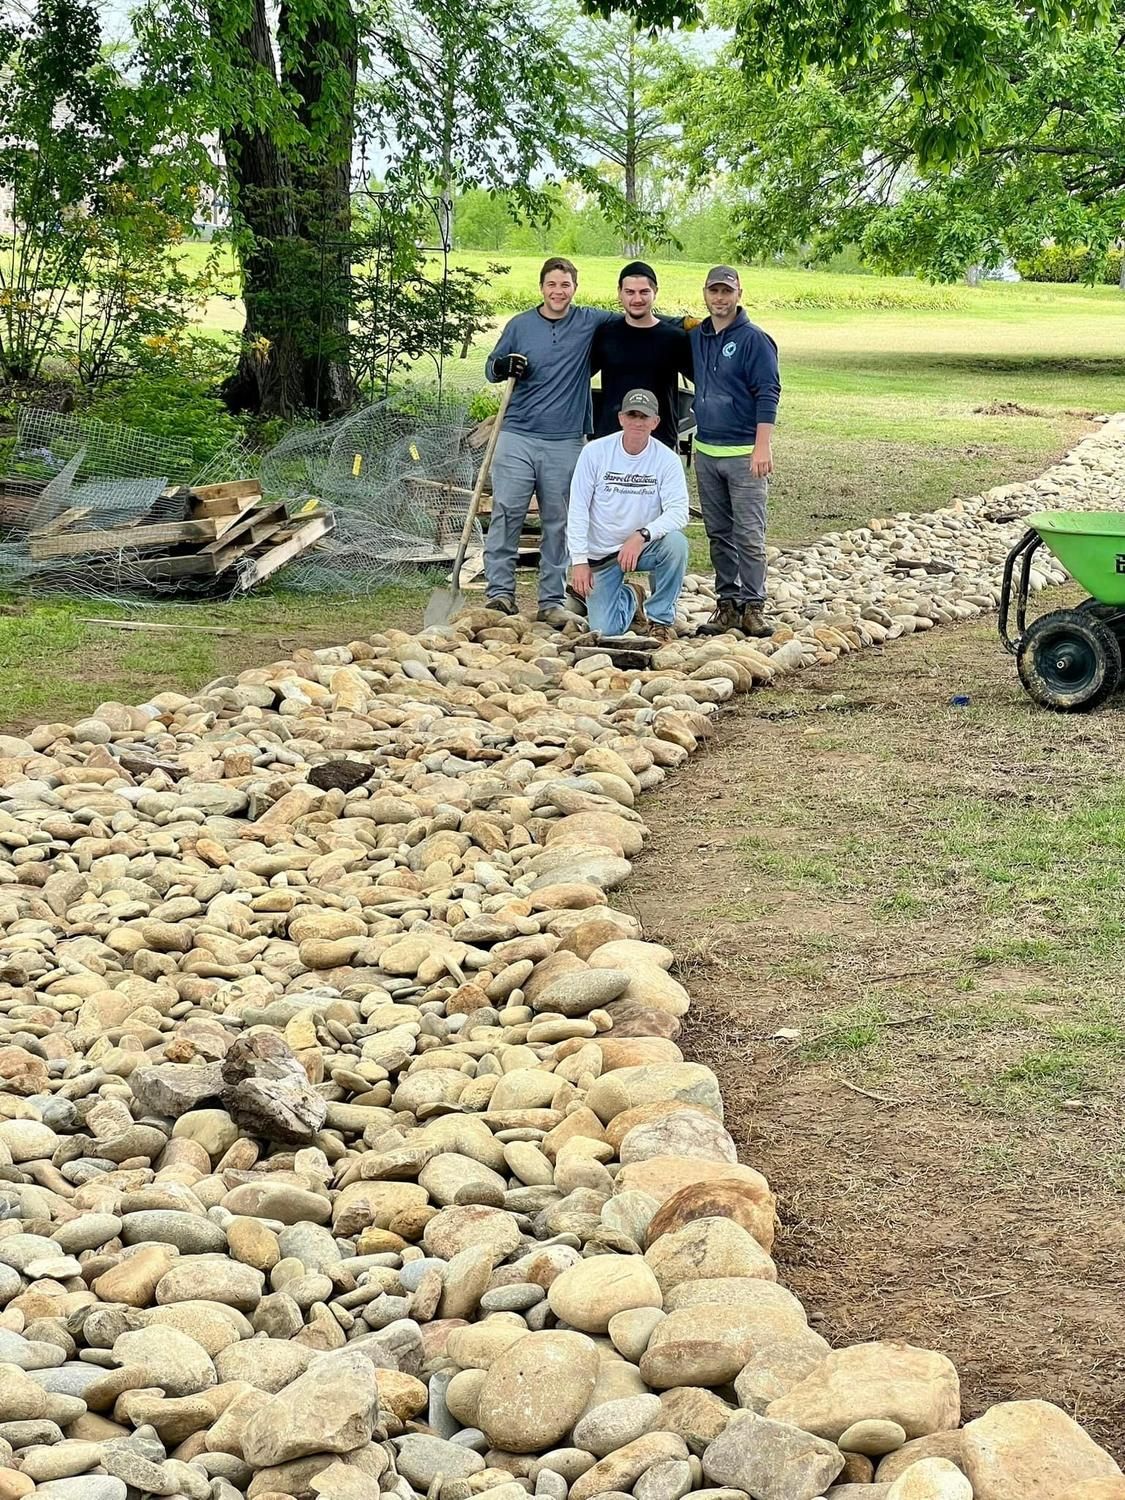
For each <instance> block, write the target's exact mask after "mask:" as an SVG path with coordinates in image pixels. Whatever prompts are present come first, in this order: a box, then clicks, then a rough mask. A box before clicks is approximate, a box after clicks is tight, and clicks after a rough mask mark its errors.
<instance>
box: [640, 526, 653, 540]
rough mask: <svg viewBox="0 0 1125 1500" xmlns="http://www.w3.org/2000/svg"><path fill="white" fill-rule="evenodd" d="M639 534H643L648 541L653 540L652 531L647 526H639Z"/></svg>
mask: <svg viewBox="0 0 1125 1500" xmlns="http://www.w3.org/2000/svg"><path fill="white" fill-rule="evenodd" d="M637 535H638V536H643V537H644V539H645V541H646V542H651V541H652V532H651V531H650V530H649V529H648V527H647V526H638V527H637Z"/></svg>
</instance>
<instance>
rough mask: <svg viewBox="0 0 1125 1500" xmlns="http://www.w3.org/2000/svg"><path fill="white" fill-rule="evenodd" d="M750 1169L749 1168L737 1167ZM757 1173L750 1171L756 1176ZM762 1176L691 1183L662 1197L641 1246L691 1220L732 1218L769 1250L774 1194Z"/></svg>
mask: <svg viewBox="0 0 1125 1500" xmlns="http://www.w3.org/2000/svg"><path fill="white" fill-rule="evenodd" d="M739 1171H740V1174H741V1173H742V1172H750V1171H753V1168H751V1167H745V1168H740V1169H739ZM758 1176H759V1174H758V1173H755V1174H754V1178H755V1179H756V1178H757V1177H758ZM764 1182H765V1178H764V1177H763V1178H762V1179H761V1182H758V1181H756V1180H753V1179H749V1178H745V1177H742V1176H741V1175H740V1177H738V1178H731V1177H718V1178H716V1179H715V1180H714V1181H704V1182H693V1183H689V1184H688V1186H687V1187H682V1188H680V1190H679V1191H678V1192H676V1193H673V1194H672V1196H671V1197H670V1198H666V1199H665V1200H664V1202H663V1203H662V1204H661V1206H660V1208H658V1209H657V1211H656V1213H655V1214H654V1215H653V1217H652V1219H651V1220H650V1221H649V1226H648V1238H647V1241H646V1246H645V1248H646V1249H647V1248H648V1246H649V1245H654V1244H655V1243H656V1241H657V1240H658V1239H659V1238H660V1236H661V1235H662V1234H669V1233H671V1232H672V1231H673V1230H675V1229H682V1228H683V1227H684V1225H685V1224H690V1223H691V1222H692V1220H693V1219H733V1220H734V1222H735V1223H736V1224H741V1225H742V1227H743V1229H746V1230H748V1231H749V1232H750V1234H752V1235H753V1236H754V1238H755V1239H756V1240H757V1241H758V1244H759V1245H761V1247H762V1249H763V1250H767V1251H768V1250H772V1248H773V1239H774V1233H775V1230H776V1227H777V1211H776V1209H775V1207H774V1196H773V1194H772V1193H771V1192H770V1191H769V1188H768V1186H767V1187H766V1189H765V1191H764V1192H763V1190H762V1185H761V1184H762V1183H764Z"/></svg>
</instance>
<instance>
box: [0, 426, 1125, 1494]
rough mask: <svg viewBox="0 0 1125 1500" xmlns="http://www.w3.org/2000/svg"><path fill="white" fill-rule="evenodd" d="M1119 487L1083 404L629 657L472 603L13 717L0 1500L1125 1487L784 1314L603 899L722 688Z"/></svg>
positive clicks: (707, 1116)
mask: <svg viewBox="0 0 1125 1500" xmlns="http://www.w3.org/2000/svg"><path fill="white" fill-rule="evenodd" d="M1123 477H1125V419H1115V420H1113V421H1110V422H1107V423H1106V424H1104V425H1103V426H1102V427H1101V429H1100V430H1099V431H1098V432H1097V433H1096V434H1095V435H1094V436H1092V437H1091V438H1089V439H1087V440H1086V441H1085V442H1083V443H1082V444H1080V445H1079V447H1078V448H1077V449H1076V450H1075V451H1074V453H1072V454H1071V455H1070V456H1069V457H1068V458H1067V459H1066V460H1064V461H1063V462H1062V463H1060V464H1059V465H1057V466H1055V467H1054V468H1053V469H1052V470H1050V471H1049V472H1048V473H1047V474H1046V475H1044V476H1043V477H1042V478H1041V479H1040V480H1038V481H1036V482H1035V483H1033V484H1030V485H1021V486H1012V487H1008V488H1006V489H1005V490H1004V491H1002V492H997V491H993V492H990V494H989V495H986V496H982V497H978V498H977V499H974V500H969V501H964V502H959V503H958V504H957V505H955V506H953V507H951V508H950V509H948V510H946V511H943V512H939V513H936V514H935V515H932V516H923V517H920V518H916V519H914V520H910V519H909V518H904V517H899V518H897V519H895V520H893V521H887V522H884V523H880V524H874V523H873V524H872V525H871V526H870V527H868V528H864V529H863V530H861V531H857V532H853V533H849V534H848V535H846V536H838V537H834V538H827V539H824V540H823V541H821V542H820V543H817V544H816V545H814V546H812V547H809V548H806V549H804V550H803V551H801V552H799V553H797V552H787V553H785V554H783V555H779V556H778V557H776V558H775V559H774V562H773V585H772V586H773V590H774V607H775V610H776V611H777V613H778V615H779V616H780V618H781V620H782V624H781V627H780V628H779V629H778V631H777V632H776V634H775V636H774V637H773V639H772V640H768V641H764V642H753V643H751V642H747V641H742V640H738V639H736V638H734V637H733V636H728V637H722V638H718V639H711V640H706V639H697V640H681V641H680V642H678V643H677V644H675V645H673V646H669V647H666V648H664V649H662V650H661V651H660V652H659V653H658V654H657V656H656V657H655V659H654V661H653V665H652V667H651V669H650V670H646V671H636V672H630V671H620V670H618V669H616V668H615V667H614V665H613V663H612V662H611V660H610V659H609V657H608V656H606V655H605V654H604V653H603V654H598V653H597V652H594V653H593V654H591V653H590V651H589V650H588V649H586V650H583V649H581V648H580V643H579V644H576V632H577V631H578V630H579V628H580V627H579V626H578V625H577V624H576V625H575V626H574V627H571V628H568V632H564V633H563V634H555V633H551V632H550V631H548V630H546V629H545V628H543V627H539V626H534V625H530V624H528V623H527V622H526V621H524V620H522V619H516V620H511V619H506V618H502V617H499V616H496V615H494V614H492V613H490V612H487V611H483V610H478V611H475V612H469V613H467V614H465V615H464V616H462V617H461V618H460V619H459V620H458V621H456V622H455V624H454V625H453V626H452V627H451V628H450V629H449V630H448V631H447V632H446V633H444V634H438V633H423V634H421V635H418V636H410V635H407V634H405V633H403V632H399V631H388V632H386V633H385V634H382V635H379V636H377V637H375V638H373V639H372V640H370V641H353V642H351V643H350V644H348V645H344V646H340V647H337V648H331V649H327V650H319V651H315V652H312V651H310V652H299V653H296V654H295V655H294V657H293V658H292V659H291V660H289V661H285V662H279V663H274V664H273V665H271V666H267V667H263V668H260V669H255V670H252V671H247V672H243V673H241V674H240V675H239V676H238V677H237V678H231V679H223V680H220V681H218V682H214V683H211V684H209V685H208V686H207V687H205V688H203V689H201V690H200V691H199V692H198V693H197V694H196V695H195V696H194V697H193V698H187V697H184V696H182V695H179V694H175V693H162V694H159V695H157V697H155V698H154V699H153V701H152V702H150V703H147V704H144V705H141V706H140V707H132V706H128V705H123V704H119V703H107V704H102V705H101V706H100V707H99V708H98V709H97V710H96V712H95V713H94V714H93V715H92V716H91V717H90V718H88V719H84V720H82V721H81V722H79V723H77V724H74V725H69V724H48V725H43V726H41V727H39V728H37V729H35V730H33V731H32V732H30V733H29V734H28V735H27V736H26V737H24V738H18V737H14V736H6V737H0V771H2V786H0V1080H2V1092H0V1179H2V1180H0V1500H10V1497H18V1496H23V1495H27V1494H34V1495H37V1496H42V1497H44V1500H143V1497H148V1496H162V1497H170V1500H171V1497H183V1500H280V1497H292V1500H314V1497H323V1500H380V1497H387V1500H390V1497H396V1500H415V1497H426V1500H470V1497H473V1496H476V1495H480V1494H484V1493H485V1492H487V1493H488V1495H489V1500H525V1497H526V1496H528V1495H534V1496H542V1497H544V1500H626V1497H628V1496H632V1497H634V1500H746V1497H747V1496H749V1497H752V1500H814V1497H818V1496H829V1497H830V1500H973V1497H976V1500H1125V1478H1123V1477H1122V1475H1121V1472H1120V1471H1119V1469H1118V1467H1117V1465H1116V1464H1115V1463H1114V1461H1113V1460H1112V1459H1111V1458H1110V1456H1109V1455H1108V1454H1107V1453H1105V1451H1104V1450H1103V1449H1101V1448H1099V1447H1098V1446H1097V1445H1096V1444H1095V1443H1094V1442H1093V1440H1092V1439H1091V1438H1090V1437H1089V1436H1088V1435H1087V1434H1086V1433H1085V1432H1084V1431H1083V1430H1082V1428H1081V1427H1080V1426H1079V1425H1078V1424H1077V1423H1076V1422H1074V1421H1073V1420H1072V1419H1071V1418H1070V1416H1068V1415H1067V1414H1066V1413H1065V1412H1063V1411H1062V1410H1061V1409H1059V1408H1058V1407H1056V1406H1053V1405H1051V1404H1050V1403H1048V1402H1042V1401H1019V1402H1004V1403H1000V1404H998V1405H996V1406H993V1407H992V1408H990V1409H989V1410H988V1411H987V1412H985V1413H984V1414H983V1415H980V1416H978V1417H976V1418H975V1419H974V1420H972V1421H969V1422H967V1423H966V1424H965V1425H963V1426H962V1425H961V1424H962V1412H961V1404H960V1395H959V1388H958V1379H957V1372H956V1370H955V1369H954V1367H953V1365H952V1364H951V1363H950V1361H949V1360H948V1359H947V1358H946V1357H945V1356H944V1355H943V1354H941V1353H940V1352H939V1351H934V1350H928V1349H922V1348H917V1347H912V1346H911V1345H909V1344H906V1343H897V1342H891V1341H887V1342H877V1343H869V1344H862V1345H858V1346H853V1347H848V1348H839V1349H832V1348H830V1347H829V1345H828V1343H827V1342H826V1341H825V1340H824V1338H823V1337H821V1335H820V1334H819V1333H817V1332H815V1331H814V1330H813V1329H812V1328H810V1326H809V1324H808V1321H807V1319H806V1315H805V1312H804V1309H803V1308H802V1307H801V1305H800V1303H799V1302H798V1301H797V1300H796V1298H794V1297H793V1296H792V1295H791V1294H790V1293H789V1292H787V1291H786V1290H785V1289H784V1288H783V1287H782V1285H781V1284H780V1283H779V1280H778V1273H777V1268H776V1266H775V1264H774V1262H773V1260H772V1258H771V1254H770V1252H771V1248H772V1244H773V1237H774V1230H775V1222H776V1221H775V1208H776V1205H775V1201H774V1197H773V1195H772V1193H771V1191H770V1188H769V1184H768V1183H767V1182H766V1180H765V1178H764V1177H762V1175H761V1174H760V1173H759V1172H757V1171H755V1169H754V1168H753V1166H752V1165H750V1164H744V1163H740V1162H739V1161H738V1160H737V1156H736V1152H735V1149H734V1145H733V1142H732V1140H731V1137H730V1135H729V1134H728V1133H727V1131H726V1130H725V1129H724V1126H723V1102H722V1099H721V1097H720V1094H719V1089H718V1085H717V1083H716V1080H715V1077H714V1075H713V1074H712V1073H711V1072H710V1071H709V1070H708V1069H706V1068H704V1067H702V1066H700V1065H697V1064H692V1063H687V1062H684V1060H683V1057H682V1054H681V1052H680V1050H679V1048H678V1047H677V1045H676V1038H677V1036H678V1035H679V1033H680V1028H681V1025H682V1024H683V1020H684V1017H685V1015H686V1013H687V1010H688V994H687V992H686V990H685V989H684V988H683V986H682V985H681V984H680V983H679V982H678V981H677V980H676V979H675V978H674V977H673V976H672V974H671V972H670V970H671V968H672V966H673V964H674V955H673V954H672V953H671V952H670V951H669V950H667V949H666V948H663V947H661V946H659V945H657V944H654V943H649V942H646V941H645V940H644V936H643V934H642V933H641V932H640V930H639V928H638V925H637V923H636V921H635V919H633V918H632V917H630V916H629V915H627V914H625V913H623V912H621V911H618V910H616V909H615V908H614V907H613V906H612V905H611V904H610V902H609V897H608V894H607V893H609V892H611V891H613V890H614V889H615V888H616V887H618V886H619V885H620V884H621V883H622V882H623V881H624V880H625V879H626V878H627V876H628V874H629V872H630V860H631V858H632V857H633V856H635V855H636V854H637V853H638V852H639V850H640V849H641V847H642V845H643V841H644V839H645V837H646V829H645V826H644V823H643V821H642V819H641V816H640V814H639V813H638V811H637V802H638V799H639V797H640V794H641V793H643V792H644V791H645V790H646V789H649V788H651V787H653V786H655V785H656V784H657V783H658V782H659V781H660V780H661V779H662V778H663V776H664V775H665V774H666V772H667V771H668V770H669V769H672V768H675V767H678V766H680V765H682V764H683V763H684V762H685V761H686V760H687V759H688V757H689V756H690V755H691V753H692V752H693V751H694V750H695V749H696V747H697V746H698V745H699V743H700V741H701V740H703V739H704V738H705V737H706V736H707V734H708V733H709V731H710V730H711V729H712V727H713V725H714V722H715V716H716V715H717V714H718V713H719V712H720V710H721V707H722V705H723V704H725V703H728V702H729V701H730V700H731V698H732V697H733V696H734V695H735V694H736V693H739V692H743V691H747V690H749V689H751V688H752V687H754V686H755V685H756V684H759V683H767V682H771V681H774V680H776V679H777V678H778V677H780V676H781V675H783V674H784V673H786V672H788V671H792V670H794V669H796V668H797V667H800V666H801V665H803V664H805V663H807V662H810V661H823V660H826V659H832V658H833V657H834V656H836V655H838V654H840V653H842V652H844V651H848V650H853V649H857V648H858V647H860V646H862V645H865V644H869V643H871V642H876V641H883V640H886V639H888V638H893V637H894V636H895V635H897V634H903V633H905V632H908V631H912V630H916V629H924V628H928V627H929V626H931V625H933V624H937V623H940V622H941V621H943V620H946V619H951V618H960V617H961V616H962V615H964V614H967V613H974V612H979V611H982V610H986V609H989V608H991V607H993V605H994V602H995V595H996V580H997V575H998V569H999V563H1000V561H1001V560H1002V558H1003V555H1004V553H1005V551H1006V550H1007V548H1008V546H1010V545H1011V542H1012V541H1013V540H1014V538H1015V536H1016V535H1018V533H1019V531H1020V529H1021V526H1022V519H1021V518H1022V517H1023V516H1025V515H1026V514H1027V513H1028V512H1029V511H1031V510H1033V509H1036V508H1043V507H1044V506H1064V505H1070V506H1090V507H1095V508H1097V507H1101V508H1112V507H1113V504H1114V503H1115V502H1116V503H1117V504H1120V501H1119V500H1118V499H1117V497H1118V495H1119V494H1120V492H1121V484H1122V479H1123ZM915 564H916V566H915ZM904 565H905V566H904ZM1059 577H1061V575H1060V574H1059V572H1058V570H1056V569H1054V567H1053V565H1051V564H1050V563H1049V562H1045V563H1044V565H1043V568H1042V570H1041V572H1040V573H1039V574H1038V575H1037V577H1036V579H1035V582H1036V583H1037V584H1038V585H1042V584H1045V583H1047V582H1050V581H1053V580H1055V579H1057V578H1059ZM683 607H684V614H685V617H691V616H692V614H693V612H696V613H698V612H700V611H706V610H708V609H709V602H708V600H707V595H706V588H705V585H704V584H703V583H702V582H701V581H699V580H693V581H692V582H691V583H690V585H689V588H688V590H687V592H686V593H685V596H684V606H683ZM669 899H675V892H674V890H670V891H669Z"/></svg>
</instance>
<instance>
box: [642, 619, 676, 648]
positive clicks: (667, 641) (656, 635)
mask: <svg viewBox="0 0 1125 1500" xmlns="http://www.w3.org/2000/svg"><path fill="white" fill-rule="evenodd" d="M648 633H649V635H650V636H651V637H652V639H653V640H654V641H659V642H660V644H661V645H662V646H669V645H671V643H672V642H673V641H678V640H679V638H680V637H679V632H678V631H677V629H676V627H675V626H674V625H665V624H664V622H663V621H662V620H650V621H649V622H648Z"/></svg>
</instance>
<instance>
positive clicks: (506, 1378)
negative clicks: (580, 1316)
mask: <svg viewBox="0 0 1125 1500" xmlns="http://www.w3.org/2000/svg"><path fill="white" fill-rule="evenodd" d="M597 1375H598V1351H597V1346H596V1345H595V1344H594V1343H593V1342H592V1340H590V1339H588V1338H586V1336H585V1335H584V1334H581V1333H565V1332H558V1331H551V1332H546V1333H529V1334H526V1335H525V1336H524V1337H523V1338H521V1339H519V1340H518V1341H517V1342H516V1343H514V1344H512V1345H511V1347H510V1348H508V1349H507V1350H505V1351H504V1354H503V1357H502V1358H500V1359H498V1360H496V1361H495V1363H494V1364H492V1365H491V1366H490V1367H489V1370H488V1372H487V1374H486V1375H485V1378H484V1380H483V1381H482V1382H481V1385H480V1389H479V1392H478V1393H477V1402H476V1416H477V1423H478V1425H479V1427H480V1428H481V1431H482V1432H483V1433H484V1434H485V1436H486V1437H487V1438H488V1440H489V1442H490V1443H491V1444H492V1446H493V1447H494V1448H501V1449H503V1450H504V1451H505V1452H507V1453H534V1452H535V1451H536V1450H537V1449H538V1450H542V1449H544V1448H550V1447H552V1446H553V1445H554V1444H555V1443H557V1442H558V1441H559V1439H560V1438H561V1437H562V1436H563V1435H564V1433H567V1432H569V1431H570V1429H571V1428H572V1427H573V1426H574V1424H575V1422H576V1421H577V1420H578V1418H579V1417H580V1416H581V1415H582V1412H583V1410H584V1409H585V1406H586V1402H587V1401H588V1400H589V1397H590V1393H591V1391H592V1390H593V1389H594V1382H595V1380H596V1379H597Z"/></svg>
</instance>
